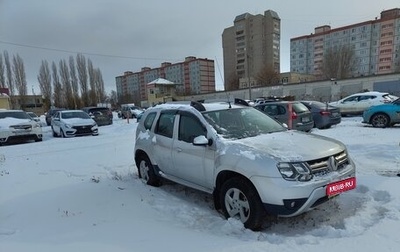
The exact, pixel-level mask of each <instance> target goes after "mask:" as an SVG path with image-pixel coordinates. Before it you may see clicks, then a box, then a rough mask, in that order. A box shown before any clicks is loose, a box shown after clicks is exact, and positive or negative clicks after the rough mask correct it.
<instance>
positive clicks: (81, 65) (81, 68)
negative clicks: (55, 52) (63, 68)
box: [76, 54, 89, 107]
mask: <svg viewBox="0 0 400 252" xmlns="http://www.w3.org/2000/svg"><path fill="white" fill-rule="evenodd" d="M76 66H77V69H78V79H79V83H80V86H81V97H82V103H83V104H82V105H83V106H85V107H86V106H89V92H88V82H87V81H88V75H87V69H86V59H85V56H83V55H82V54H78V55H77V56H76Z"/></svg>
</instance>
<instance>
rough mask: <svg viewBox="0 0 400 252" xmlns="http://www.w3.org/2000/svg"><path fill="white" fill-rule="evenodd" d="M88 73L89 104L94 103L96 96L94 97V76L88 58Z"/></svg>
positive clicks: (91, 64)
mask: <svg viewBox="0 0 400 252" xmlns="http://www.w3.org/2000/svg"><path fill="white" fill-rule="evenodd" d="M88 73H89V86H90V91H89V100H90V104H91V105H95V104H96V101H97V98H96V76H95V72H94V68H93V63H92V61H91V60H90V59H88Z"/></svg>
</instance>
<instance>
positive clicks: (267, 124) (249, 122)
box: [203, 108, 286, 139]
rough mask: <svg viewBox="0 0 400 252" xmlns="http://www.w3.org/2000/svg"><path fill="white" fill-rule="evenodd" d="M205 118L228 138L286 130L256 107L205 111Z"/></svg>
mask: <svg viewBox="0 0 400 252" xmlns="http://www.w3.org/2000/svg"><path fill="white" fill-rule="evenodd" d="M203 116H204V118H205V119H206V120H207V122H208V123H209V124H211V126H212V127H213V128H214V129H215V130H216V131H217V133H218V134H220V135H222V137H224V138H227V139H241V138H247V137H253V136H257V135H260V134H267V133H272V132H278V131H285V130H286V128H285V127H283V126H282V125H281V124H279V123H278V122H276V121H275V120H274V119H272V118H271V117H269V116H267V115H266V114H264V113H262V112H261V111H259V110H257V109H254V108H238V109H226V110H217V111H209V112H203Z"/></svg>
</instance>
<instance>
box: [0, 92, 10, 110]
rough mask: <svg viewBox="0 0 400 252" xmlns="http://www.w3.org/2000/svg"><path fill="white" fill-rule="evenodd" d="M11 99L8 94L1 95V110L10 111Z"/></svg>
mask: <svg viewBox="0 0 400 252" xmlns="http://www.w3.org/2000/svg"><path fill="white" fill-rule="evenodd" d="M10 108H11V106H10V97H9V96H8V95H7V94H4V93H0V109H10Z"/></svg>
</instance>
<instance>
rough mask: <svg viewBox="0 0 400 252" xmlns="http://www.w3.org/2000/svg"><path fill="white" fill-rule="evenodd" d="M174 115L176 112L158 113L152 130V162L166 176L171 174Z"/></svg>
mask: <svg viewBox="0 0 400 252" xmlns="http://www.w3.org/2000/svg"><path fill="white" fill-rule="evenodd" d="M175 115H176V110H166V111H162V112H161V113H160V115H159V117H158V120H157V123H156V126H155V129H154V134H155V139H154V140H153V141H152V144H153V146H154V148H153V150H154V153H153V155H154V160H155V161H156V163H157V165H158V167H159V168H160V170H161V171H162V172H164V173H166V174H171V172H172V171H173V163H172V156H171V150H172V144H173V141H174V139H173V136H174V124H175Z"/></svg>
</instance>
